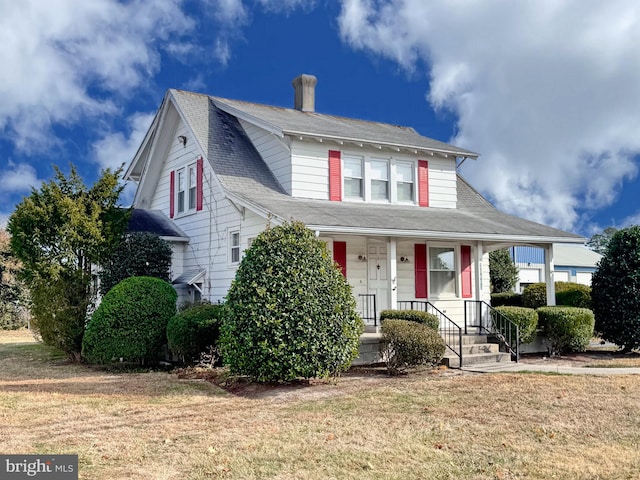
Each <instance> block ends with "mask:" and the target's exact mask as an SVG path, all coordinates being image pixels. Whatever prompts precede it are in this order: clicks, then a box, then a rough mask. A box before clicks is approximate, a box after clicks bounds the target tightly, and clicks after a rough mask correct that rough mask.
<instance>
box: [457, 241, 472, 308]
mask: <svg viewBox="0 0 640 480" xmlns="http://www.w3.org/2000/svg"><path fill="white" fill-rule="evenodd" d="M460 270H461V273H462V298H471V297H472V296H473V292H472V291H471V247H470V246H469V245H462V246H461V247H460Z"/></svg>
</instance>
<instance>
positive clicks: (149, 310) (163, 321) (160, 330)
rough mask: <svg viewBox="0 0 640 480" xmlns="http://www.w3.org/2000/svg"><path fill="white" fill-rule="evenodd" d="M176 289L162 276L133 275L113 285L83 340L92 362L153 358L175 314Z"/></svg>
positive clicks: (88, 326) (83, 351)
mask: <svg viewBox="0 0 640 480" xmlns="http://www.w3.org/2000/svg"><path fill="white" fill-rule="evenodd" d="M177 297H178V296H177V294H176V291H175V290H174V289H173V287H172V286H171V285H170V284H168V283H167V282H165V281H164V280H160V279H159V278H152V277H130V278H127V279H125V280H123V281H121V282H120V283H118V284H117V285H116V286H115V287H113V288H112V289H111V290H109V292H108V293H107V295H106V296H105V297H104V298H103V299H102V303H100V306H98V308H97V310H96V311H95V313H94V314H93V316H92V317H91V320H90V321H89V324H88V325H87V330H86V332H85V334H84V338H83V340H82V355H83V356H84V358H85V359H86V360H87V361H88V362H89V363H96V364H103V365H104V364H108V363H110V362H112V361H113V360H115V359H123V360H125V361H137V362H143V363H144V362H145V361H147V360H154V359H155V358H156V356H157V354H158V350H159V349H160V347H161V346H162V345H163V344H164V343H165V340H166V330H167V322H168V321H169V319H170V318H171V317H172V316H173V315H175V313H176V300H177Z"/></svg>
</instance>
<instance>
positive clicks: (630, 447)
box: [0, 332, 640, 480]
mask: <svg viewBox="0 0 640 480" xmlns="http://www.w3.org/2000/svg"><path fill="white" fill-rule="evenodd" d="M3 337H4V338H3ZM26 347H27V346H25V345H19V344H18V343H15V342H11V341H6V337H5V336H4V332H0V424H2V428H1V429H0V442H1V444H2V445H3V448H2V450H3V451H4V452H7V453H45V452H46V453H77V454H79V456H80V478H84V479H112V478H136V479H175V478H184V479H192V480H196V479H210V478H224V479H227V478H228V479H258V478H274V479H310V480H311V479H325V478H353V479H361V478H367V479H389V478H398V479H423V478H430V479H516V478H518V479H525V478H526V479H531V478H533V479H547V478H556V479H600V478H607V479H616V478H620V479H622V478H635V477H636V476H637V472H638V471H640V449H639V443H640V382H638V381H637V377H633V376H610V377H591V376H561V375H553V376H551V375H537V374H495V375H460V374H458V375H450V374H446V373H445V374H442V373H437V374H428V373H421V374H418V375H410V376H407V377H402V378H392V377H386V376H383V375H377V374H371V373H366V372H365V373H362V374H358V375H346V376H345V377H343V378H341V379H340V380H338V381H337V382H333V383H332V382H312V383H311V385H310V386H307V387H304V386H300V385H296V386H293V387H278V388H275V389H272V390H270V389H265V388H262V387H261V388H256V389H255V390H253V391H252V390H251V389H248V390H247V389H245V390H243V394H244V395H243V396H240V395H234V394H230V393H228V392H226V391H224V390H222V389H220V388H218V387H216V386H215V385H213V384H212V383H210V382H206V381H202V380H198V379H180V378H178V375H174V374H168V373H162V372H147V373H135V374H124V373H120V374H111V373H106V372H103V371H99V370H93V369H90V368H87V367H84V366H77V365H71V364H68V363H67V362H66V361H64V360H63V359H61V358H59V357H58V358H56V355H52V354H51V351H50V350H49V349H47V348H44V347H42V346H40V345H38V344H35V343H31V346H30V347H29V348H26ZM270 392H272V393H273V394H269V393H270Z"/></svg>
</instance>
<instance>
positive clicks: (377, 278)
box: [367, 243, 389, 316]
mask: <svg viewBox="0 0 640 480" xmlns="http://www.w3.org/2000/svg"><path fill="white" fill-rule="evenodd" d="M368 252H369V254H368V255H367V264H368V270H369V272H368V285H367V287H368V289H369V293H373V294H375V296H376V313H377V315H378V316H379V315H380V312H381V311H382V310H387V309H388V308H389V276H388V273H387V244H386V243H369V247H368Z"/></svg>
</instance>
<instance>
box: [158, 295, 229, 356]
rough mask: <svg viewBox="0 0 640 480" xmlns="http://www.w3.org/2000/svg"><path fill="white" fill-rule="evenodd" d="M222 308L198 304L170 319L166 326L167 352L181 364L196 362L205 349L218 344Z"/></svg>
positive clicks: (220, 306)
mask: <svg viewBox="0 0 640 480" xmlns="http://www.w3.org/2000/svg"><path fill="white" fill-rule="evenodd" d="M223 308H224V307H223V306H222V305H211V304H209V303H200V304H196V305H193V306H190V307H189V308H187V309H186V310H184V311H182V312H180V313H178V314H177V315H174V316H173V317H171V319H170V320H169V323H168V324H167V340H168V342H169V350H171V351H172V352H173V353H174V354H176V355H178V356H179V357H180V358H181V360H182V362H183V363H191V362H193V361H196V360H198V358H199V356H200V353H202V352H204V351H205V349H206V348H207V347H209V346H216V345H217V344H218V337H219V336H220V325H221V324H222V311H223Z"/></svg>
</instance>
